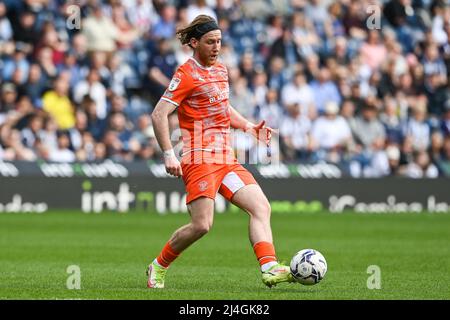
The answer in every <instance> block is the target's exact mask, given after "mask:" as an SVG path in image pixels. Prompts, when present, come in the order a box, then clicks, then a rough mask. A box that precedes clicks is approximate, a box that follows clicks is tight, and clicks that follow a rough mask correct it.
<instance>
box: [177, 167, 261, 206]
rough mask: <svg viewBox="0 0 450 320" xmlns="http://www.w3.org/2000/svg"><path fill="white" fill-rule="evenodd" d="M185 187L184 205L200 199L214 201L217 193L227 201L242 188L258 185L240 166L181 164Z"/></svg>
mask: <svg viewBox="0 0 450 320" xmlns="http://www.w3.org/2000/svg"><path fill="white" fill-rule="evenodd" d="M181 169H182V170H183V181H184V184H185V186H186V193H187V196H186V204H188V203H190V202H191V201H193V200H195V199H197V198H200V197H208V198H211V199H213V200H214V199H215V198H216V195H217V192H219V193H220V194H221V195H222V196H223V197H224V198H225V199H227V200H228V201H230V200H231V198H232V197H233V195H234V194H235V193H236V192H237V191H238V190H239V189H241V188H242V187H244V186H246V185H249V184H258V183H257V182H256V180H255V178H254V177H253V175H252V174H251V173H250V172H248V171H247V169H245V168H244V167H243V166H242V165H241V164H239V163H237V162H236V163H234V164H215V163H212V164H206V163H201V164H193V163H192V164H186V163H183V162H181Z"/></svg>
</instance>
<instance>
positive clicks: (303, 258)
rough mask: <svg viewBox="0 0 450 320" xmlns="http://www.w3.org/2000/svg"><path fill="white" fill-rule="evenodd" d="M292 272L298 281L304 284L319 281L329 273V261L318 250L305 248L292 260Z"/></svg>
mask: <svg viewBox="0 0 450 320" xmlns="http://www.w3.org/2000/svg"><path fill="white" fill-rule="evenodd" d="M290 267H291V274H292V276H293V277H294V279H295V280H296V281H297V282H300V283H301V284H304V285H313V284H317V283H319V282H320V281H321V280H322V279H323V277H325V274H326V273H327V261H326V260H325V257H324V256H323V255H322V254H321V253H320V252H319V251H317V250H314V249H303V250H301V251H299V252H297V253H296V254H295V255H294V257H292V260H291V265H290Z"/></svg>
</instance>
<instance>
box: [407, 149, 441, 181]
mask: <svg viewBox="0 0 450 320" xmlns="http://www.w3.org/2000/svg"><path fill="white" fill-rule="evenodd" d="M405 176H407V177H409V178H436V177H438V176H439V171H438V169H437V167H436V166H435V165H434V164H433V163H432V162H431V159H430V156H429V155H428V153H427V152H426V151H423V150H421V151H417V152H416V153H415V154H414V161H413V162H411V163H409V164H408V165H407V166H406V170H405Z"/></svg>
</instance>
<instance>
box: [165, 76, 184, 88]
mask: <svg viewBox="0 0 450 320" xmlns="http://www.w3.org/2000/svg"><path fill="white" fill-rule="evenodd" d="M180 82H181V79H180V78H175V77H173V78H172V80H171V81H170V83H169V88H168V89H169V91H174V90H175V89H176V88H178V85H179V84H180Z"/></svg>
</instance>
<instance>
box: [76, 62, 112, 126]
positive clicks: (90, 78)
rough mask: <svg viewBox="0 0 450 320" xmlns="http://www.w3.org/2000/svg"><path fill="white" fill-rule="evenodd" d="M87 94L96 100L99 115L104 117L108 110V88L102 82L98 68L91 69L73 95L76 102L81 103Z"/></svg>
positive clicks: (101, 117)
mask: <svg viewBox="0 0 450 320" xmlns="http://www.w3.org/2000/svg"><path fill="white" fill-rule="evenodd" d="M86 95H89V97H91V98H92V99H93V100H94V101H95V106H96V112H97V117H98V118H100V119H104V118H105V117H106V114H107V111H108V110H107V103H106V102H107V101H106V88H105V86H104V85H103V84H102V83H101V82H100V74H99V71H98V70H97V69H89V73H88V75H87V77H86V79H85V80H83V81H80V82H79V83H78V84H77V85H76V86H75V88H74V89H73V97H74V100H75V102H76V103H81V101H82V100H83V98H84V97H85V96H86Z"/></svg>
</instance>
